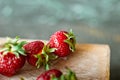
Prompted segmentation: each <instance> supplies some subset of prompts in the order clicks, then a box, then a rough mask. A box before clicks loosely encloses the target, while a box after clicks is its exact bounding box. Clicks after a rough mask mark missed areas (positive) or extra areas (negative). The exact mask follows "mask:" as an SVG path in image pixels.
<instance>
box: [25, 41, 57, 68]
mask: <svg viewBox="0 0 120 80" xmlns="http://www.w3.org/2000/svg"><path fill="white" fill-rule="evenodd" d="M24 49H25V51H26V53H27V61H28V63H29V64H31V65H33V66H36V67H37V68H39V67H40V66H41V65H44V66H45V69H49V65H48V64H49V63H48V62H49V60H50V59H51V57H52V56H53V55H52V54H50V53H51V52H54V51H55V49H54V48H49V46H46V45H45V44H44V42H43V41H32V42H29V43H27V44H25V45H24Z"/></svg>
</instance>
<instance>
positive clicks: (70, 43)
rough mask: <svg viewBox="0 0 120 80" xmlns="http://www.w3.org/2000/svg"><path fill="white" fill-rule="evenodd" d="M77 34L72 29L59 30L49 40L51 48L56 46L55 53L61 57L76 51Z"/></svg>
mask: <svg viewBox="0 0 120 80" xmlns="http://www.w3.org/2000/svg"><path fill="white" fill-rule="evenodd" d="M75 43H76V40H75V36H74V34H73V32H72V30H70V32H67V31H57V32H55V33H54V34H53V35H52V36H51V37H50V40H49V43H48V45H49V46H50V47H51V48H56V50H55V52H54V54H56V55H58V56H59V57H65V56H67V55H69V54H70V53H71V52H74V51H75Z"/></svg>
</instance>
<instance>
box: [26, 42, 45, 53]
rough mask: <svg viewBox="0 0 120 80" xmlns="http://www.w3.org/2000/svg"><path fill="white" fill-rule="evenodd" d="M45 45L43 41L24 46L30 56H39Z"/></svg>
mask: <svg viewBox="0 0 120 80" xmlns="http://www.w3.org/2000/svg"><path fill="white" fill-rule="evenodd" d="M43 46H44V43H43V42H42V41H33V42H29V43H27V44H25V45H24V49H25V51H26V52H27V53H29V54H37V53H39V52H41V51H42V48H43Z"/></svg>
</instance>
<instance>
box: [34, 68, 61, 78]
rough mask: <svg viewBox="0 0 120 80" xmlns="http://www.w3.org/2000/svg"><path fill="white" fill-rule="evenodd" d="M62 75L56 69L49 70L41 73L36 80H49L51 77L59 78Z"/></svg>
mask: <svg viewBox="0 0 120 80" xmlns="http://www.w3.org/2000/svg"><path fill="white" fill-rule="evenodd" d="M61 75H62V72H61V71H59V70H57V69H51V70H48V71H46V72H44V73H42V74H41V75H40V76H39V77H37V79H36V80H51V77H52V76H54V77H57V78H59V77H60V76H61Z"/></svg>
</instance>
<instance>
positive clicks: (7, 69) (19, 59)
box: [0, 37, 26, 77]
mask: <svg viewBox="0 0 120 80" xmlns="http://www.w3.org/2000/svg"><path fill="white" fill-rule="evenodd" d="M18 40H19V38H18V37H16V38H15V39H13V40H12V39H9V40H8V42H7V43H5V44H4V46H3V48H2V49H1V50H0V74H2V75H5V76H8V77H10V76H13V75H14V74H16V73H17V72H18V71H19V70H20V69H21V68H22V67H23V66H24V64H25V60H26V59H25V56H26V54H25V52H24V49H23V48H22V47H23V45H24V44H25V43H26V42H25V41H22V42H18Z"/></svg>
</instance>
